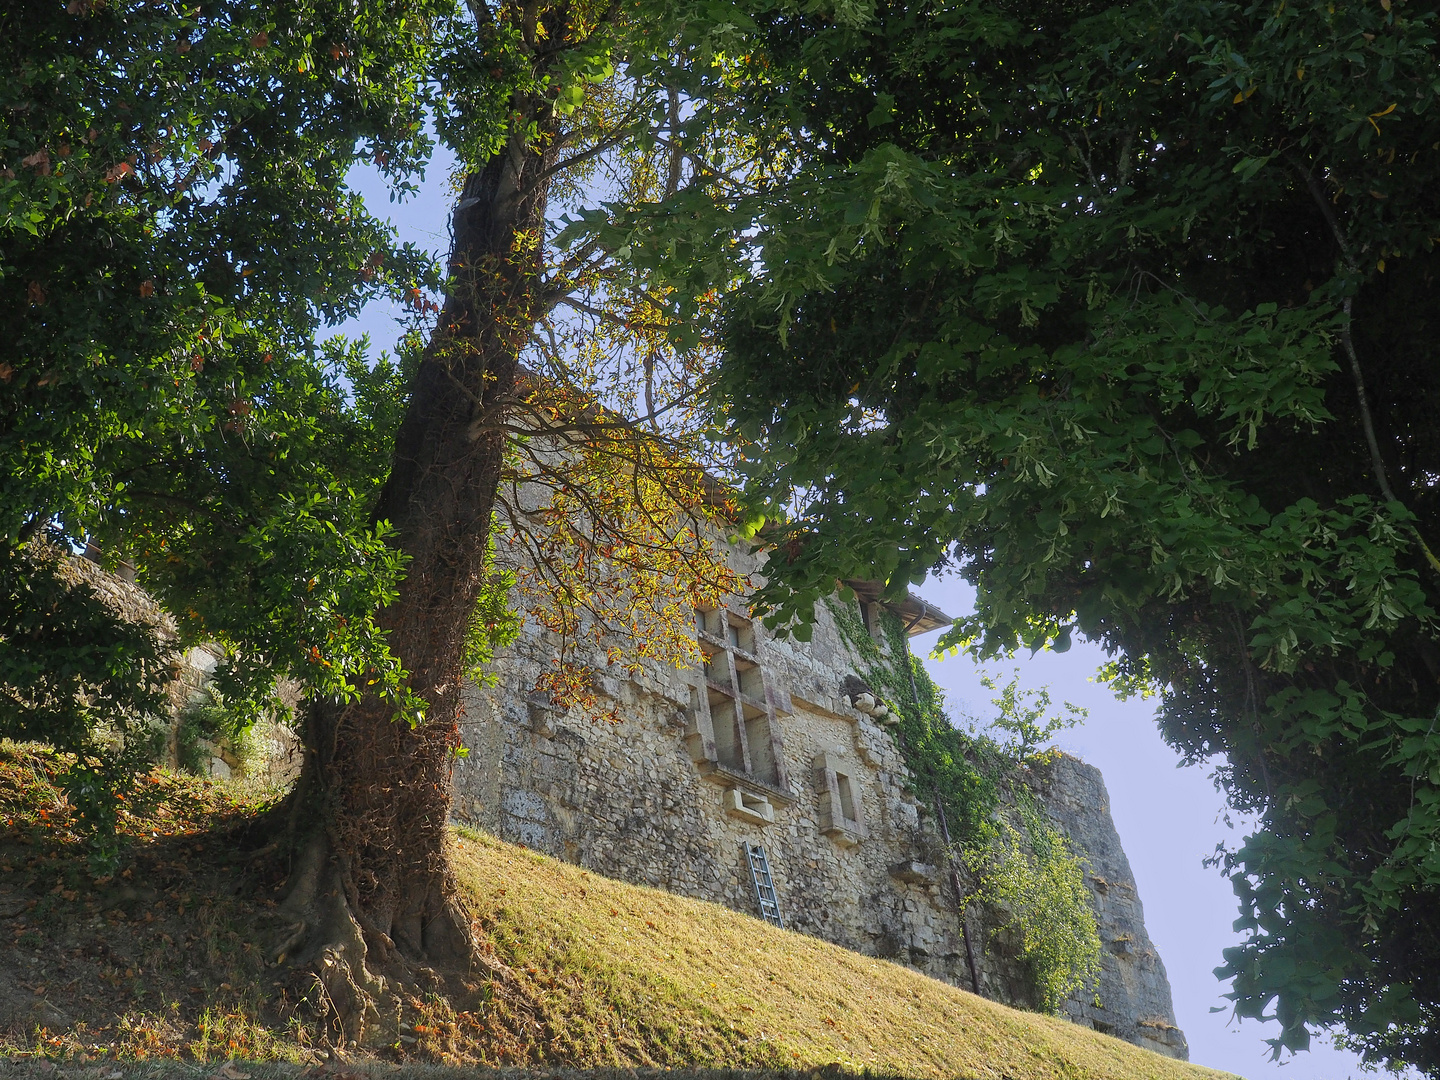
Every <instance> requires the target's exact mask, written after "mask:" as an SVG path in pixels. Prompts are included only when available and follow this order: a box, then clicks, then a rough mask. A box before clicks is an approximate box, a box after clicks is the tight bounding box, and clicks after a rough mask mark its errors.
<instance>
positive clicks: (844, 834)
mask: <svg viewBox="0 0 1440 1080" xmlns="http://www.w3.org/2000/svg"><path fill="white" fill-rule="evenodd" d="M812 766H813V768H814V771H815V786H816V788H817V789H818V790H819V792H820V831H821V832H822V833H824V834H825V835H826V836H828V837H830V839H831V840H834V841H835V843H837V844H839V845H840V846H841V847H842V848H849V847H854V846H855V845H856V844H858V843H860V842H861V841H862V840H864V839H865V838H866V837H868V836H869V835H870V831H869V830H868V829H867V828H866V827H865V806H864V799H863V797H862V795H861V791H860V783H859V774H860V770H859V769H857V768H856V767H855V766H854V765H852V764H851V763H850V760H849V759H848V758H846V757H844V756H843V755H840V754H835V753H826V754H816V755H815V760H814V762H813V763H812Z"/></svg>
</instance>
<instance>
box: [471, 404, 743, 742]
mask: <svg viewBox="0 0 1440 1080" xmlns="http://www.w3.org/2000/svg"><path fill="white" fill-rule="evenodd" d="M520 413H521V415H522V416H523V418H524V419H523V421H522V423H523V425H524V427H526V428H527V429H528V430H530V431H531V432H532V434H531V435H530V436H529V437H527V438H525V439H521V440H516V441H515V442H514V443H513V444H512V448H511V461H510V463H509V468H508V470H507V479H506V486H505V488H504V489H503V490H502V492H501V500H500V503H501V507H502V509H501V511H500V512H501V514H502V515H503V517H504V520H503V521H502V523H501V525H500V528H501V529H502V535H505V537H506V539H507V541H508V542H509V543H508V545H507V546H509V547H511V548H512V549H518V551H517V554H518V555H519V556H520V559H519V561H520V565H519V566H517V567H516V593H517V600H518V602H519V605H520V606H521V607H522V608H523V609H524V611H525V613H526V614H527V615H528V616H529V617H530V618H531V619H533V620H534V621H535V622H536V623H538V624H539V625H540V626H541V627H543V628H545V629H546V630H548V631H550V632H551V633H553V634H555V635H556V636H557V637H558V638H559V641H560V655H559V656H557V657H556V658H555V660H554V663H553V664H552V666H551V668H550V670H548V671H546V672H545V673H544V675H543V676H542V677H541V679H540V680H539V682H538V683H537V686H536V690H537V691H540V692H543V693H545V694H546V695H548V696H549V698H550V699H551V701H552V702H553V703H555V704H556V705H558V706H562V707H572V706H578V707H580V708H581V709H583V710H584V711H586V712H589V713H591V714H592V715H598V716H600V717H602V718H605V719H618V716H616V715H614V706H613V703H611V704H607V702H606V701H605V700H602V699H611V700H612V702H613V692H614V690H613V686H612V687H611V688H610V689H609V690H607V689H606V687H607V679H608V678H612V677H614V676H615V675H624V676H627V677H634V676H636V675H638V674H639V673H640V672H642V671H643V670H644V667H645V665H646V663H647V662H653V663H659V664H663V665H665V666H669V667H688V666H692V665H694V664H696V663H698V660H699V656H698V649H697V645H696V642H695V639H694V637H693V634H692V633H691V627H692V626H693V621H694V615H693V613H694V609H695V608H696V607H715V606H719V605H720V604H722V603H723V601H724V597H726V596H727V595H734V594H736V593H741V592H744V591H746V589H747V587H748V585H747V583H746V582H745V581H744V580H743V579H742V577H741V575H739V574H738V573H737V572H736V571H735V570H733V569H732V568H731V567H730V566H729V564H728V563H727V562H726V558H725V551H724V549H723V546H722V544H721V541H722V538H723V537H724V536H725V535H727V534H728V532H729V531H730V530H731V523H730V522H729V521H728V519H727V517H726V516H725V515H726V504H725V500H724V499H723V498H721V497H718V496H717V493H716V490H715V489H716V487H717V485H716V483H715V481H713V480H712V479H710V478H709V477H707V476H706V475H705V473H704V471H703V470H702V469H701V468H700V466H699V465H698V464H697V463H696V462H695V461H694V460H693V458H691V457H690V456H689V455H688V454H687V453H685V452H684V449H683V447H682V446H681V445H680V444H679V443H678V442H677V441H676V440H674V439H671V438H666V437H665V436H663V435H661V434H660V433H658V432H654V431H650V430H644V429H641V428H640V427H638V426H637V425H634V424H631V423H629V422H627V421H625V420H623V419H622V418H620V417H618V416H617V415H615V414H613V413H610V412H608V411H606V410H604V409H602V408H601V407H600V406H599V404H598V403H597V402H596V401H595V400H594V398H593V397H590V396H588V395H584V394H580V393H577V392H574V391H567V390H564V389H561V388H559V387H555V386H546V385H532V387H531V388H530V390H529V395H528V397H527V399H526V400H525V402H524V404H523V406H522V408H521V410H520ZM722 494H723V493H722Z"/></svg>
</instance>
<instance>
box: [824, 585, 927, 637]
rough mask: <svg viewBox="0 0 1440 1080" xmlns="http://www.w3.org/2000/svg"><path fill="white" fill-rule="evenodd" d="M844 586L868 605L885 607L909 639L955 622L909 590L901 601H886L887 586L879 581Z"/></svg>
mask: <svg viewBox="0 0 1440 1080" xmlns="http://www.w3.org/2000/svg"><path fill="white" fill-rule="evenodd" d="M844 584H845V585H846V586H848V587H849V588H850V589H851V590H852V591H853V592H854V593H855V595H856V596H858V597H859V598H860V599H861V600H863V601H865V602H866V603H867V604H882V605H884V607H885V608H886V610H888V611H889V612H890V613H891V614H892V615H894V616H895V617H896V618H897V619H899V620H900V625H902V626H903V627H905V633H906V635H907V636H909V637H914V636H915V635H916V634H928V633H929V632H930V631H931V630H939V629H941V628H942V627H946V626H950V625H951V624H952V623H954V621H955V620H954V619H952V618H950V616H949V615H946V614H945V612H943V611H941V610H940V609H939V608H938V607H936V606H935V605H934V604H932V603H930V602H929V601H927V600H922V599H920V597H918V596H916V595H915V594H914V593H913V592H911V591H910V590H909V589H906V590H905V595H904V597H902V598H901V599H898V600H886V599H884V592H885V586H884V585H882V584H881V583H880V582H878V581H846V582H845V583H844Z"/></svg>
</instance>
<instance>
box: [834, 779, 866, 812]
mask: <svg viewBox="0 0 1440 1080" xmlns="http://www.w3.org/2000/svg"><path fill="white" fill-rule="evenodd" d="M835 786H836V787H838V788H839V789H840V813H841V814H843V815H844V816H845V820H846V821H847V822H850V821H859V820H860V819H859V817H858V816H857V815H856V813H855V793H854V792H853V791H852V790H851V788H850V777H848V776H846V775H845V774H844V773H836V774H835Z"/></svg>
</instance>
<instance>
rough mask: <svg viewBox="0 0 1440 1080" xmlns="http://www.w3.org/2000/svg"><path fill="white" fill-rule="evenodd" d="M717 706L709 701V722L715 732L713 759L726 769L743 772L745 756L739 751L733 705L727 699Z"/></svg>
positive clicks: (712, 700) (713, 700)
mask: <svg viewBox="0 0 1440 1080" xmlns="http://www.w3.org/2000/svg"><path fill="white" fill-rule="evenodd" d="M722 702H723V703H721V704H717V703H716V702H715V699H714V698H713V697H712V698H711V700H710V722H711V726H712V727H713V728H714V730H715V757H716V760H717V761H719V763H720V764H721V765H723V766H725V768H727V769H734V770H735V771H736V772H744V771H745V755H744V753H743V752H742V751H741V749H740V735H739V732H738V731H737V730H736V725H735V703H734V702H733V701H731V700H730V699H729V698H724V699H722Z"/></svg>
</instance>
